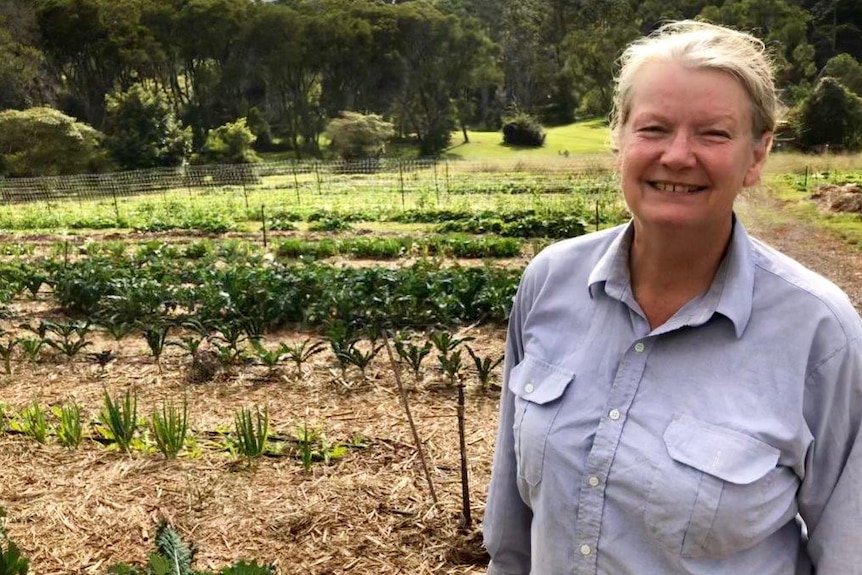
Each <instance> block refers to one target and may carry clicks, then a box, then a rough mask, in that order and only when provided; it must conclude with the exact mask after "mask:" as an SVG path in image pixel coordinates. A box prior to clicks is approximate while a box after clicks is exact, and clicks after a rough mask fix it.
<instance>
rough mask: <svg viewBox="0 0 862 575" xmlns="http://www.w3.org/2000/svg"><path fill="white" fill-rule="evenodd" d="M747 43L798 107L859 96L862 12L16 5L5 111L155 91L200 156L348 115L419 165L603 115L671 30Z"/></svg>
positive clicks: (457, 2) (835, 5) (117, 0)
mask: <svg viewBox="0 0 862 575" xmlns="http://www.w3.org/2000/svg"><path fill="white" fill-rule="evenodd" d="M680 18H701V19H706V20H709V21H713V22H716V23H720V24H726V25H729V26H733V27H736V28H739V29H743V30H747V31H750V32H752V33H754V34H756V35H758V36H759V37H760V38H762V39H763V40H764V41H765V42H766V43H767V45H768V46H769V48H770V50H771V51H772V53H773V55H774V58H775V62H776V67H777V69H776V72H777V78H778V81H779V84H780V85H779V88H780V89H781V90H782V93H784V94H785V95H786V97H787V99H788V102H787V103H788V104H790V105H795V104H796V103H797V102H801V101H802V100H804V99H805V98H806V97H807V96H808V95H809V94H810V93H811V91H812V90H813V86H814V85H815V83H816V82H817V80H818V79H819V78H820V77H822V76H824V75H829V76H831V77H834V78H837V79H838V81H839V82H842V83H848V84H852V85H850V86H848V87H850V89H851V90H853V91H857V92H858V91H859V89H860V88H859V86H858V84H859V79H858V76H859V72H858V70H857V68H858V67H859V62H860V59H862V0H682V1H679V0H674V1H671V0H637V1H636V0H614V1H610V0H408V1H398V2H394V3H393V2H389V1H386V2H384V1H382V0H350V1H344V0H278V1H274V2H262V1H260V0H6V1H5V2H4V3H2V4H0V53H3V54H4V58H0V80H2V81H0V109H23V108H27V107H30V106H47V107H52V108H55V109H58V110H60V111H62V112H64V113H66V114H68V115H70V116H72V117H74V118H76V119H77V120H79V121H81V122H84V123H86V124H88V125H90V126H92V127H93V128H95V129H97V130H102V131H104V130H106V129H108V128H109V126H108V124H109V122H115V121H116V120H115V119H113V120H112V119H111V118H109V115H110V114H109V110H108V106H109V102H110V100H109V99H107V98H106V95H108V94H118V93H124V92H126V91H128V90H129V89H131V88H132V86H135V85H140V86H142V87H145V88H146V89H147V90H148V91H149V92H150V93H153V94H161V97H163V98H164V103H165V105H166V106H167V107H168V108H170V110H171V112H172V114H173V115H174V117H175V118H176V119H177V121H179V122H182V124H183V125H184V126H187V127H189V128H190V130H191V132H192V134H193V144H194V148H195V150H196V151H198V152H200V151H201V150H202V149H203V147H204V145H205V144H206V141H207V138H208V135H209V134H210V132H211V130H214V129H216V128H218V127H220V126H225V125H227V124H230V123H233V122H236V121H237V120H238V119H239V118H246V117H247V118H249V119H250V120H252V119H253V120H254V122H253V124H252V125H253V127H254V129H255V130H262V129H263V128H261V127H265V130H264V131H265V132H266V137H262V138H259V140H258V145H259V146H266V147H267V148H268V149H271V148H278V147H279V146H280V147H281V148H282V149H285V150H290V151H293V152H295V153H296V154H297V155H320V154H321V153H323V150H321V146H320V136H321V135H322V133H323V131H324V129H325V127H326V126H327V124H329V122H330V121H331V120H332V119H334V118H338V117H340V115H341V114H342V113H343V112H345V111H353V112H357V113H361V114H366V115H367V114H375V115H378V116H380V117H381V118H383V119H384V120H385V121H387V122H391V124H392V125H393V126H394V128H395V131H396V135H397V137H398V138H400V139H402V140H412V141H414V142H416V143H417V144H418V149H419V150H421V152H422V153H424V154H436V153H439V152H440V151H441V150H442V149H443V148H445V147H446V146H447V145H448V142H449V138H450V135H451V133H452V131H453V129H455V128H461V129H462V131H463V132H464V136H465V138H466V135H467V128H468V127H472V128H478V129H482V128H499V126H500V122H501V119H502V118H503V117H504V116H506V115H507V114H511V113H516V112H522V113H527V114H531V115H533V116H535V117H537V118H538V119H539V120H540V121H542V122H543V123H544V124H554V123H564V122H569V121H571V120H573V119H575V118H578V117H586V116H598V117H601V116H606V115H607V113H608V111H609V108H610V105H611V89H612V84H613V77H614V74H615V73H616V68H615V66H616V58H617V56H618V55H619V53H620V50H621V49H622V48H623V46H625V44H626V43H627V42H629V41H630V40H632V39H633V38H635V37H637V36H639V35H642V34H646V33H649V32H650V31H652V30H654V29H655V28H656V27H658V26H659V25H660V24H661V23H662V22H664V21H666V20H668V19H680Z"/></svg>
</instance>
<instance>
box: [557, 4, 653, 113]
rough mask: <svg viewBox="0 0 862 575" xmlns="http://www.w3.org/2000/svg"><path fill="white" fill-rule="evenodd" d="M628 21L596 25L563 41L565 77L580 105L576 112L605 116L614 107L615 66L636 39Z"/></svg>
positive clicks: (574, 33) (600, 22)
mask: <svg viewBox="0 0 862 575" xmlns="http://www.w3.org/2000/svg"><path fill="white" fill-rule="evenodd" d="M626 21H631V20H630V18H620V21H619V23H616V24H610V23H608V22H605V21H598V22H596V23H594V24H592V25H588V26H584V27H583V28H582V29H580V30H577V31H575V32H572V33H571V34H569V35H568V36H567V37H566V52H567V53H568V54H570V56H569V58H568V60H567V61H566V68H565V71H566V73H567V74H568V75H569V76H570V78H571V85H572V90H573V91H574V93H575V94H576V95H577V98H578V101H579V112H580V113H581V114H583V115H587V116H606V115H607V114H608V113H609V112H610V111H611V107H612V105H613V96H614V94H613V90H614V72H615V63H616V61H617V58H618V57H619V55H620V53H621V52H622V50H623V49H624V48H625V46H626V44H628V43H629V42H630V41H632V40H633V39H635V38H637V37H638V36H639V30H638V29H637V28H636V27H635V26H634V25H633V24H626V23H625V22H626Z"/></svg>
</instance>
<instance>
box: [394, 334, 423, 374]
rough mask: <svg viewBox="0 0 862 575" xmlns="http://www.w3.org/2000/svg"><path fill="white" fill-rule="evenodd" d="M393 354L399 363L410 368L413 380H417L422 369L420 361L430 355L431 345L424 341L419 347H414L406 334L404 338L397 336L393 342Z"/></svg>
mask: <svg viewBox="0 0 862 575" xmlns="http://www.w3.org/2000/svg"><path fill="white" fill-rule="evenodd" d="M394 343H395V353H397V354H398V357H399V358H400V359H401V361H403V362H405V363H406V364H407V365H409V366H410V369H411V371H412V372H413V377H414V379H417V380H418V379H419V371H420V370H421V369H422V361H423V360H424V359H425V358H426V357H427V356H428V354H429V353H431V348H432V343H431V342H430V341H427V340H426V341H425V343H423V344H422V345H421V346H419V345H416V344H415V343H414V342H413V341H412V340H411V339H410V335H409V334H408V335H407V336H406V337H404V336H402V335H401V334H399V337H396V338H395V340H394Z"/></svg>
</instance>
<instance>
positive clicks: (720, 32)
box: [484, 21, 862, 575]
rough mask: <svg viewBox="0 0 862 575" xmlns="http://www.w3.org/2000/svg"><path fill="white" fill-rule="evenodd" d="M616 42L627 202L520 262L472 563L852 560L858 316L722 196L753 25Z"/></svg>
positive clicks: (747, 141) (549, 566)
mask: <svg viewBox="0 0 862 575" xmlns="http://www.w3.org/2000/svg"><path fill="white" fill-rule="evenodd" d="M621 61H622V68H621V70H620V74H619V80H618V85H617V87H616V99H615V107H616V110H615V115H614V119H613V123H612V131H613V134H614V143H615V147H616V148H617V167H618V169H619V171H620V172H621V180H620V181H621V185H622V191H623V195H624V197H625V199H626V203H627V204H628V207H629V209H630V211H631V213H632V221H631V222H629V223H628V224H627V225H623V226H619V227H616V228H613V229H610V230H605V231H602V232H597V233H595V234H590V235H586V236H581V237H579V238H573V239H569V240H565V241H563V242H560V243H557V244H554V245H552V246H550V247H549V248H547V249H546V250H544V251H543V252H542V253H540V254H539V255H538V256H537V257H536V258H535V259H534V260H533V261H532V262H531V263H530V265H529V266H528V267H527V269H526V270H525V272H524V275H523V278H522V279H521V284H520V287H519V290H518V294H517V296H516V298H515V304H514V307H513V309H512V312H511V315H510V320H509V331H508V340H507V347H506V368H505V389H504V391H503V395H502V397H501V403H500V424H499V430H498V436H497V445H496V453H495V459H494V468H493V472H492V478H491V486H490V489H489V494H488V505H487V510H486V516H485V523H484V533H485V543H486V546H487V548H488V550H489V552H490V554H491V557H492V562H491V567H490V570H489V574H491V575H503V574H505V575H516V574H518V575H520V574H523V575H527V574H528V573H529V574H531V575H549V574H557V573H576V574H578V575H585V574H598V573H662V574H689V573H698V574H719V573H735V574H737V575H746V574H750V575H764V574H766V575H770V574H774V575H779V574H781V575H786V574H788V573H795V574H796V575H809V574H811V573H814V572H816V573H817V574H818V575H824V574H829V575H832V574H835V575H837V574H839V573H850V572H854V571H855V570H858V565H859V564H860V562H862V551H860V548H859V546H858V545H853V544H851V543H850V542H851V541H859V540H862V521H860V518H862V495H860V492H859V489H858V486H857V485H856V480H855V479H854V478H858V477H859V475H860V473H862V438H860V429H862V322H860V319H859V316H858V315H857V314H856V312H855V310H854V309H853V307H852V305H851V304H850V302H849V301H848V299H847V297H846V295H845V294H844V293H842V292H841V291H840V290H839V289H838V288H837V287H835V286H834V285H833V284H831V283H830V282H829V281H827V280H826V279H824V278H822V277H820V276H818V275H816V274H815V273H813V272H811V271H809V270H807V269H805V268H804V267H802V266H801V265H800V264H798V263H796V262H795V261H793V260H791V259H789V258H788V257H786V256H784V255H782V254H780V253H778V252H777V251H775V250H773V249H771V248H769V247H767V246H766V245H764V244H762V243H760V242H758V241H757V240H755V239H753V238H751V237H749V236H748V234H747V233H746V231H745V229H744V227H743V226H742V224H741V223H740V222H739V221H738V220H737V219H736V217H735V215H734V200H735V198H736V196H737V195H738V193H739V192H740V190H741V189H742V188H744V187H747V186H752V185H755V184H757V183H758V181H759V179H760V173H761V171H762V169H763V166H764V163H765V161H766V159H767V156H768V154H769V150H770V146H771V143H772V133H773V130H774V127H775V125H776V120H777V116H778V108H779V105H778V101H777V98H776V94H775V88H774V85H773V81H772V76H771V72H770V63H769V60H768V59H767V57H766V55H765V50H764V46H763V44H762V43H761V42H760V41H759V40H757V39H756V38H754V37H752V36H750V35H748V34H744V33H740V32H736V31H733V30H729V29H726V28H722V27H718V26H712V25H709V24H704V23H698V22H688V21H687V22H678V23H671V24H668V25H666V26H664V27H663V28H661V29H660V30H659V31H658V32H656V34H654V35H653V36H650V37H648V38H644V39H641V40H639V41H637V42H635V43H634V44H633V45H631V46H630V47H629V48H628V49H627V50H626V51H625V53H624V54H623V56H622V60H621ZM815 446H816V449H815Z"/></svg>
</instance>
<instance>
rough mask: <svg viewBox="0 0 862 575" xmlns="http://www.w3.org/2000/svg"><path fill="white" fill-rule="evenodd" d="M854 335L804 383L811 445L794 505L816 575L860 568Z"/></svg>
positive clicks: (861, 349) (858, 345)
mask: <svg viewBox="0 0 862 575" xmlns="http://www.w3.org/2000/svg"><path fill="white" fill-rule="evenodd" d="M858 321H859V320H858V318H857V322H858ZM858 331H859V330H857V333H856V334H855V335H854V336H852V337H853V339H851V340H850V341H849V342H848V343H847V345H845V346H844V347H843V348H842V349H840V350H839V351H838V352H836V353H834V354H833V355H832V356H831V357H829V358H828V359H826V360H825V361H824V362H823V363H822V364H821V365H820V366H818V367H817V368H816V369H815V371H814V372H813V373H812V374H811V375H810V376H809V377H808V381H807V382H806V404H807V405H806V406H805V411H806V419H807V420H808V421H809V426H810V427H811V430H812V433H813V435H814V442H813V444H812V447H811V448H810V449H809V451H808V454H807V457H806V466H805V469H806V471H805V477H804V479H803V482H802V485H801V487H800V490H799V495H798V502H799V513H800V515H801V517H802V519H803V520H804V521H805V524H806V526H807V528H808V543H807V546H808V549H807V550H808V556H809V557H810V559H811V561H812V563H813V565H814V568H815V572H816V573H817V575H840V574H844V573H854V572H856V571H857V570H858V569H859V565H860V564H862V543H860V542H862V338H860V336H859V334H858Z"/></svg>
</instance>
